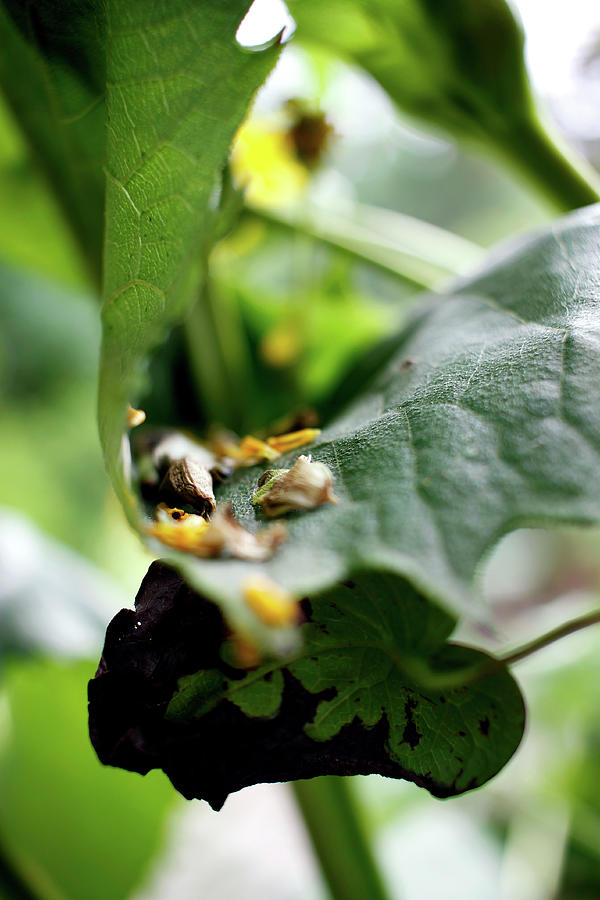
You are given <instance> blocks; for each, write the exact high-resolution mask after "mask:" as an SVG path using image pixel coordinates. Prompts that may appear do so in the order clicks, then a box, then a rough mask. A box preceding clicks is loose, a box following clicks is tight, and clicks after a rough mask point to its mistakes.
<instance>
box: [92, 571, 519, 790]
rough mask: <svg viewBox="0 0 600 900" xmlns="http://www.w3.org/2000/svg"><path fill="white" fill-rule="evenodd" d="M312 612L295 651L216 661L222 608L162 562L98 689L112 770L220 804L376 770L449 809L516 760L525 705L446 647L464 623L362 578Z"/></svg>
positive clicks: (119, 620)
mask: <svg viewBox="0 0 600 900" xmlns="http://www.w3.org/2000/svg"><path fill="white" fill-rule="evenodd" d="M303 610H304V613H305V616H306V619H307V621H306V624H305V625H304V626H303V627H302V629H301V630H302V639H303V640H302V646H301V647H300V648H299V649H298V650H297V651H296V652H294V653H293V654H292V655H288V656H287V657H284V658H283V659H279V660H275V661H270V662H267V663H265V664H264V665H263V666H261V667H260V668H258V669H255V670H253V671H250V672H245V671H243V670H240V669H237V670H236V669H233V668H232V667H231V665H229V664H228V663H227V662H225V661H224V655H223V654H222V655H221V658H220V659H219V656H218V650H219V646H220V645H221V644H222V641H223V639H224V637H225V631H224V629H223V625H222V623H221V622H220V621H219V619H218V617H217V616H216V615H215V608H214V607H213V606H212V604H210V603H207V601H206V600H204V599H203V598H202V597H200V596H198V595H193V594H191V592H190V591H189V589H187V587H186V586H185V585H183V583H181V582H179V584H178V583H177V582H176V581H174V580H173V574H172V573H170V572H169V571H168V570H165V569H164V567H162V566H160V565H157V564H155V565H154V566H152V567H151V569H150V571H149V573H148V575H147V576H146V579H145V580H144V582H143V584H142V587H141V589H140V592H139V594H138V597H137V598H136V611H135V612H132V611H127V610H123V611H122V612H121V613H119V615H118V616H117V617H116V619H115V620H113V623H112V624H111V625H110V626H109V630H108V632H107V640H106V644H105V648H104V654H103V661H102V663H101V665H100V667H99V670H98V672H99V674H98V676H97V677H96V679H95V680H94V681H93V682H91V683H90V700H91V705H90V724H91V733H92V739H93V741H94V745H95V747H96V749H97V751H98V753H99V755H100V758H101V759H102V760H103V761H104V762H107V763H110V764H111V765H121V766H125V767H126V768H131V769H134V770H136V771H141V772H144V771H147V769H148V768H153V767H156V766H157V767H161V768H163V769H164V770H165V772H166V773H167V775H169V777H170V778H171V780H172V781H173V783H174V785H175V786H176V787H177V788H178V789H179V790H180V791H181V792H182V793H183V794H184V795H185V796H187V797H200V798H204V799H207V800H209V802H210V803H211V804H213V806H216V807H219V806H221V805H222V803H223V802H224V800H225V798H226V797H227V794H228V793H230V792H232V791H235V790H239V789H240V788H242V787H245V786H246V785H250V784H254V783H255V782H258V781H291V780H295V779H301V778H308V777H312V776H315V775H325V774H337V775H343V774H347V775H351V774H357V773H360V774H367V773H370V772H377V773H379V774H382V775H388V776H390V777H395V778H406V779H408V780H410V781H414V782H416V783H417V784H419V785H421V786H423V787H426V788H427V789H428V790H430V791H431V793H433V794H434V795H436V796H439V797H447V796H451V795H455V794H460V793H462V792H464V791H466V790H470V789H472V788H474V787H477V786H479V785H481V784H483V783H484V782H485V781H487V780H488V779H489V778H491V777H492V776H493V775H494V774H495V773H496V772H497V771H498V770H499V769H500V768H502V766H503V765H504V764H505V763H506V761H507V760H508V759H509V758H510V756H511V755H512V754H513V753H514V751H515V750H516V748H517V746H518V744H519V742H520V740H521V737H522V734H523V726H524V708H523V700H522V698H521V694H520V692H519V689H518V687H517V685H516V684H515V682H514V680H513V679H512V677H511V676H510V674H509V673H508V671H507V670H506V667H505V666H503V665H502V663H500V662H499V661H498V660H494V659H492V658H491V657H489V656H488V655H486V654H485V653H482V652H480V651H478V650H474V649H472V648H469V647H464V646H460V645H457V644H449V643H447V642H446V639H447V637H448V635H449V633H450V632H451V630H452V627H453V622H452V619H451V618H450V617H449V616H448V615H447V614H446V613H444V612H443V611H441V610H440V609H439V608H437V607H435V606H434V605H433V604H430V603H428V602H427V601H426V600H425V599H424V598H423V597H421V596H420V595H419V594H417V593H416V592H415V591H413V590H412V589H411V588H410V587H409V586H408V585H407V584H406V582H405V581H404V580H403V579H401V578H397V577H394V576H388V575H375V574H373V573H370V574H368V575H357V576H356V577H355V579H354V580H353V581H352V582H348V583H346V584H345V585H339V586H338V587H336V588H334V589H333V590H331V591H329V592H327V593H325V594H323V595H321V596H317V597H311V598H310V600H308V599H305V600H304V601H303ZM156 660H160V665H159V666H157V665H156ZM194 669H196V671H193V670H194ZM190 670H192V671H191V674H186V671H190ZM182 675H184V677H181V676H182ZM177 680H178V686H177V690H175V692H173V688H174V686H175V682H176V681H177ZM132 736H134V739H132Z"/></svg>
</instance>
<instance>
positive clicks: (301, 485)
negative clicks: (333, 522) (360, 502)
mask: <svg viewBox="0 0 600 900" xmlns="http://www.w3.org/2000/svg"><path fill="white" fill-rule="evenodd" d="M252 502H253V503H254V504H256V505H257V506H262V508H263V511H264V513H265V515H267V516H282V515H285V513H287V512H290V511H291V510H294V509H314V508H315V507H317V506H320V505H321V504H322V503H337V502H338V498H337V497H336V496H335V494H334V493H333V475H332V473H331V470H330V469H329V467H328V466H326V465H325V464H324V463H320V462H311V459H310V456H299V457H298V459H297V460H296V462H295V464H294V465H293V466H292V468H291V469H270V470H268V471H267V472H265V473H264V475H263V476H262V477H261V479H260V480H259V482H258V490H257V491H256V492H255V493H254V496H253V497H252Z"/></svg>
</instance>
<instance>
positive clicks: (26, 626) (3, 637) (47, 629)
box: [0, 507, 122, 662]
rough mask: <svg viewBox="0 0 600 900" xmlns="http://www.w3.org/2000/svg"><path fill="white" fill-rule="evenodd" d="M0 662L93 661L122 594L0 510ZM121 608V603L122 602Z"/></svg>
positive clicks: (30, 527) (62, 549)
mask: <svg viewBox="0 0 600 900" xmlns="http://www.w3.org/2000/svg"><path fill="white" fill-rule="evenodd" d="M0 572H2V579H1V580H0V662H2V661H3V658H4V657H5V656H8V655H10V654H11V653H12V654H14V653H23V654H32V653H35V654H38V655H39V654H40V653H41V654H46V655H49V656H59V657H67V658H73V657H74V658H79V659H81V658H89V657H90V656H91V655H92V654H93V653H94V652H95V651H96V650H97V647H98V645H99V643H100V641H101V640H102V633H103V631H104V623H105V621H106V614H107V611H108V610H110V609H115V608H117V606H118V603H119V592H118V590H117V589H116V585H115V584H113V583H112V582H111V581H110V579H109V578H107V576H106V574H105V573H104V572H102V571H101V570H100V569H95V568H94V567H93V566H92V565H91V564H90V563H89V562H88V561H87V560H85V559H84V558H83V557H81V556H79V555H78V554H76V553H74V552H73V551H72V550H70V549H68V548H67V547H65V546H62V545H61V544H59V543H58V542H57V541H53V540H51V539H50V538H48V537H46V536H45V535H44V534H42V533H41V532H39V531H38V530H37V529H36V528H35V527H34V526H33V525H32V524H31V523H30V522H28V521H27V520H26V519H25V518H24V517H23V516H20V515H17V514H15V513H12V511H10V512H9V511H8V510H4V509H2V507H0ZM121 602H122V601H121Z"/></svg>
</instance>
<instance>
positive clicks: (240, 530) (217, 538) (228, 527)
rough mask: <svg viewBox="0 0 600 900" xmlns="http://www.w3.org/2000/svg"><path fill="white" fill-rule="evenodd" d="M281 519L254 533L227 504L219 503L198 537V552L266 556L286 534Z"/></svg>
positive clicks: (271, 552)
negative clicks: (200, 542) (241, 522)
mask: <svg viewBox="0 0 600 900" xmlns="http://www.w3.org/2000/svg"><path fill="white" fill-rule="evenodd" d="M280 526H281V523H277V525H271V526H270V527H269V528H263V529H261V530H260V531H258V532H256V534H252V532H250V531H246V529H245V528H244V527H243V526H242V525H240V523H239V522H238V521H237V520H236V519H235V517H234V515H233V511H232V509H231V506H230V505H229V504H226V505H225V506H220V507H219V509H218V510H217V512H216V513H215V514H214V516H213V517H212V519H211V520H210V523H209V527H208V528H207V530H206V531H205V532H204V534H203V537H202V547H201V548H200V550H199V555H200V556H234V557H236V558H237V559H252V560H258V561H261V560H265V559H270V558H271V556H272V555H273V553H274V552H275V549H276V548H277V547H278V545H279V544H280V543H281V542H282V541H284V540H285V538H286V537H287V531H286V529H285V528H281V527H280Z"/></svg>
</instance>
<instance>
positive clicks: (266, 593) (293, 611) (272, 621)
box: [243, 575, 300, 627]
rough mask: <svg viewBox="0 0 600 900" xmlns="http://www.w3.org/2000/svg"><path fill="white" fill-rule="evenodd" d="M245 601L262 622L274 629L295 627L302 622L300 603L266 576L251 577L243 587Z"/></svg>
mask: <svg viewBox="0 0 600 900" xmlns="http://www.w3.org/2000/svg"><path fill="white" fill-rule="evenodd" d="M243 592H244V600H245V601H246V603H247V604H248V606H249V607H250V609H251V610H252V611H253V612H254V613H256V615H257V616H258V618H259V619H260V620H261V622H264V624H265V625H271V626H273V627H282V626H284V625H295V624H297V623H298V622H299V620H300V607H299V605H298V601H297V600H296V599H295V598H294V597H293V596H292V595H291V594H290V593H289V592H288V591H286V590H285V589H284V588H282V587H281V586H280V585H278V584H276V583H275V582H274V581H271V579H270V578H266V577H265V576H264V575H251V576H249V577H248V578H247V579H246V580H245V582H244V585H243Z"/></svg>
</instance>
